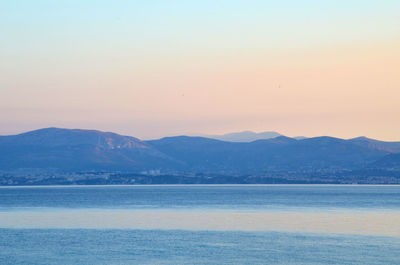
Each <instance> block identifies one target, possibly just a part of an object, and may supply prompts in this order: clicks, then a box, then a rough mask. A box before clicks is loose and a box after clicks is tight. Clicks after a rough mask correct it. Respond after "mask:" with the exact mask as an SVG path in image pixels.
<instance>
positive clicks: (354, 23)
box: [0, 0, 400, 141]
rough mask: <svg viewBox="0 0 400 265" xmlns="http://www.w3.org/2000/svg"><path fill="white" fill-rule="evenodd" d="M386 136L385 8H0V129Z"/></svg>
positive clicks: (275, 4) (389, 11) (359, 4)
mask: <svg viewBox="0 0 400 265" xmlns="http://www.w3.org/2000/svg"><path fill="white" fill-rule="evenodd" d="M43 127H63V128H83V129H98V130H103V131H113V132H117V133H121V134H125V135H131V136H135V137H138V138H141V139H152V138H159V137H163V136H170V135H181V134H188V135H194V134H222V133H228V132H235V131H243V130H251V131H255V132H261V131H277V132H280V133H282V134H285V135H287V136H299V135H304V136H308V137H312V136H320V135H330V136H335V137H341V138H352V137H357V136H362V135H363V136H367V137H371V138H377V139H382V140H390V141H400V1H398V0H393V1H390V0H380V1H376V0H374V1H371V0H343V1H341V0H337V1H317V0H291V1H290V0H282V1H275V0H274V1H271V0H263V1H261V0H260V1H256V0H242V1H235V0H229V1H228V0H226V1H225V0H221V1H218V0H202V1H185V0H181V1H178V0H159V1H156V0H154V1H153V0H149V1H134V0H132V1H122V0H113V1H101V0H100V1H89V0H79V1H78V0H68V1H67V0H65V1H63V0H60V1H43V0H36V1H31V0H19V1H15V0H0V134H1V135H7V134H15V133H21V132H24V131H28V130H33V129H39V128H43Z"/></svg>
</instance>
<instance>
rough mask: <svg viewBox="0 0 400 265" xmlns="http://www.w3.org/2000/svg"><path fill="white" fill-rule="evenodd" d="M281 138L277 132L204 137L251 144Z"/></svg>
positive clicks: (247, 132)
mask: <svg viewBox="0 0 400 265" xmlns="http://www.w3.org/2000/svg"><path fill="white" fill-rule="evenodd" d="M278 136H281V134H280V133H277V132H260V133H255V132H251V131H243V132H234V133H227V134H223V135H206V136H205V137H207V138H212V139H217V140H221V141H227V142H253V141H256V140H264V139H270V138H275V137H278Z"/></svg>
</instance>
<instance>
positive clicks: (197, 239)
mask: <svg viewBox="0 0 400 265" xmlns="http://www.w3.org/2000/svg"><path fill="white" fill-rule="evenodd" d="M0 264H400V186H358V185H351V186H324V185H294V186H285V185H263V186H241V185H237V186H83V187H82V186H81V187H2V188H0Z"/></svg>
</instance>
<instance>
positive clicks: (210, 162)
mask: <svg viewBox="0 0 400 265" xmlns="http://www.w3.org/2000/svg"><path fill="white" fill-rule="evenodd" d="M254 135H256V136H257V137H258V136H264V137H267V136H271V137H269V138H268V137H267V139H260V140H255V141H249V139H251V137H253V136H254ZM238 136H240V137H238ZM245 136H246V137H247V136H249V137H247V138H246V137H245ZM250 136H251V137H250ZM272 136H276V137H272ZM223 139H225V141H222V140H217V139H211V138H206V137H190V136H175V137H165V138H161V139H158V140H149V141H142V140H140V139H138V138H134V137H131V136H122V135H119V134H116V133H111V132H101V131H95V130H80V129H60V128H45V129H40V130H35V131H30V132H26V133H22V134H18V135H9V136H0V172H23V171H28V172H29V171H39V172H76V171H118V172H148V171H154V170H156V171H157V172H174V173H177V172H178V173H179V172H181V173H182V174H186V173H188V172H191V173H215V174H265V173H268V172H278V171H279V172H321V171H322V172H326V171H337V170H363V169H385V170H397V169H400V142H384V141H378V140H374V139H369V138H366V137H358V138H353V139H340V138H334V137H328V136H322V137H312V138H304V139H303V138H299V139H295V138H290V137H286V136H283V135H280V134H278V133H274V132H268V133H264V134H261V135H260V134H254V133H251V132H245V134H243V133H242V134H240V133H239V134H238V133H237V134H230V135H227V136H226V135H225V136H224V137H223ZM229 139H230V141H228V140H229ZM240 139H241V141H240V142H239V140H240Z"/></svg>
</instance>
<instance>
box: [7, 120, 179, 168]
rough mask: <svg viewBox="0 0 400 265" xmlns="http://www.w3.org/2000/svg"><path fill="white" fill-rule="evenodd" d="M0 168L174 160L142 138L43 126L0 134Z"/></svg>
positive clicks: (138, 164) (108, 165) (138, 165)
mask: <svg viewBox="0 0 400 265" xmlns="http://www.w3.org/2000/svg"><path fill="white" fill-rule="evenodd" d="M0 148H1V149H0V170H3V171H4V170H15V169H21V168H22V169H24V168H26V169H32V168H41V169H49V170H50V169H53V170H54V169H55V170H62V171H69V170H138V169H142V168H146V167H147V165H148V164H149V163H152V164H154V165H156V166H163V165H164V163H165V164H170V163H172V164H173V161H170V160H169V159H168V158H166V157H165V156H164V155H163V154H161V153H160V152H158V151H157V150H155V149H154V148H152V147H151V146H149V145H148V144H146V143H144V142H142V141H141V140H139V139H137V138H134V137H130V136H122V135H118V134H115V133H110V132H100V131H95V130H78V129H74V130H69V129H59V128H46V129H40V130H36V131H31V132H27V133H23V134H18V135H11V136H0Z"/></svg>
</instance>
